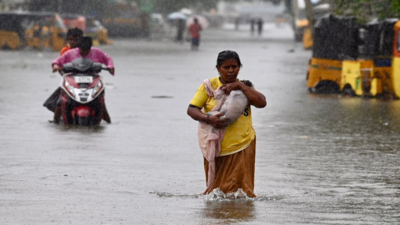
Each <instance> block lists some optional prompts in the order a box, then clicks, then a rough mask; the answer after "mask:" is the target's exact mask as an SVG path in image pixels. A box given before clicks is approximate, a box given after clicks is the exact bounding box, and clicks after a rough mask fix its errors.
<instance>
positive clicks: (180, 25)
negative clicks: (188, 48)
mask: <svg viewBox="0 0 400 225" xmlns="http://www.w3.org/2000/svg"><path fill="white" fill-rule="evenodd" d="M185 26H186V20H184V19H178V20H177V22H176V41H177V42H181V43H183V33H184V32H185Z"/></svg>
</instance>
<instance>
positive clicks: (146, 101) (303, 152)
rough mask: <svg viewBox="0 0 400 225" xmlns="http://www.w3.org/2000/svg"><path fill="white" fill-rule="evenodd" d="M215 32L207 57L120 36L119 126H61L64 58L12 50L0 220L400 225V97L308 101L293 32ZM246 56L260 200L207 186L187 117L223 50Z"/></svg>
mask: <svg viewBox="0 0 400 225" xmlns="http://www.w3.org/2000/svg"><path fill="white" fill-rule="evenodd" d="M230 28H231V27H225V29H224V30H206V31H204V32H203V39H202V43H201V46H200V51H198V52H192V51H190V50H189V44H188V43H184V44H177V43H173V42H171V41H164V42H162V41H143V40H141V41H140V40H126V39H125V40H118V39H117V40H115V44H114V45H110V46H102V48H103V49H104V50H105V51H106V52H107V53H109V55H111V56H112V57H113V58H114V60H115V64H116V76H115V77H112V76H110V75H109V74H106V73H104V74H103V75H104V80H105V82H106V84H107V88H106V102H107V107H108V110H109V113H110V115H111V118H112V121H113V123H112V124H105V123H103V124H102V125H101V126H100V127H98V128H76V127H64V126H62V125H55V124H52V123H49V122H48V120H51V119H52V113H51V112H50V111H48V110H47V109H46V108H44V107H42V104H43V102H44V101H45V99H46V98H47V97H48V96H49V95H50V94H51V93H52V92H53V91H54V90H55V89H56V87H57V86H58V84H59V82H60V77H59V75H56V74H52V73H51V71H50V63H51V61H52V60H53V59H54V58H55V57H56V56H57V55H58V54H57V53H53V52H46V51H45V52H36V51H32V50H26V51H21V52H12V51H0V74H1V75H0V224H371V225H372V224H374V225H375V224H399V223H400V210H399V206H400V188H399V187H400V171H399V170H400V152H399V147H398V146H399V144H400V141H399V133H400V100H395V101H383V100H377V99H362V98H345V97H341V96H338V95H316V94H309V93H308V92H307V87H306V80H305V77H306V70H307V62H308V60H309V58H310V56H311V52H310V51H306V50H303V48H302V46H301V45H300V44H295V43H294V42H293V41H292V35H293V34H292V32H291V30H290V28H289V26H285V27H282V28H277V27H275V26H274V25H271V24H267V25H266V27H265V30H264V34H263V35H262V36H261V37H258V36H253V37H252V36H250V34H249V32H248V30H247V29H246V28H243V27H242V28H241V30H239V31H234V30H233V29H230ZM225 49H232V50H236V51H237V52H238V53H239V54H240V56H241V59H242V63H243V65H244V67H243V68H242V70H241V73H240V76H239V77H240V78H242V79H249V80H251V81H252V82H253V83H254V84H255V86H256V88H257V89H258V90H259V91H261V92H263V93H264V94H265V96H266V97H267V101H268V106H267V107H266V108H264V109H253V123H254V129H255V130H256V133H257V157H256V175H255V193H256V194H257V195H258V197H257V198H255V199H224V198H223V197H222V196H221V195H219V194H218V193H216V194H213V195H209V196H201V195H198V193H201V192H202V191H203V190H204V189H205V175H204V171H203V160H202V155H201V152H200V150H199V148H198V145H197V122H195V121H193V120H192V119H191V118H189V117H188V116H187V115H186V109H187V106H188V104H189V101H190V100H191V98H192V96H193V94H194V93H195V91H196V89H197V87H198V86H199V85H200V84H201V82H202V80H204V79H206V78H209V77H214V76H217V71H216V69H215V61H216V57H217V54H218V52H220V51H222V50H225Z"/></svg>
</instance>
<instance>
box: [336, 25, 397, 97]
mask: <svg viewBox="0 0 400 225" xmlns="http://www.w3.org/2000/svg"><path fill="white" fill-rule="evenodd" d="M396 21H397V19H386V20H383V21H380V22H376V23H370V24H367V25H365V26H362V27H361V28H360V30H359V38H358V39H357V40H358V57H357V60H345V61H343V69H342V82H341V90H342V91H343V93H344V94H346V95H358V96H365V97H378V96H388V95H393V80H392V56H393V40H394V24H395V23H396Z"/></svg>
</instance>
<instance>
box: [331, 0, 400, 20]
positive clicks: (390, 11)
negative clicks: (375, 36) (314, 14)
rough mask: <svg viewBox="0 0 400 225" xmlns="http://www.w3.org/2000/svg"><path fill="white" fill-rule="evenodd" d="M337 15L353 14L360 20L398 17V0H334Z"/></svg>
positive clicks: (399, 5) (399, 7)
mask: <svg viewBox="0 0 400 225" xmlns="http://www.w3.org/2000/svg"><path fill="white" fill-rule="evenodd" d="M333 2H334V6H335V12H336V14H338V15H346V16H354V17H356V18H357V19H358V20H359V21H361V22H367V21H369V20H371V19H374V18H379V19H384V18H400V1H398V0H352V1H348V0H334V1H333Z"/></svg>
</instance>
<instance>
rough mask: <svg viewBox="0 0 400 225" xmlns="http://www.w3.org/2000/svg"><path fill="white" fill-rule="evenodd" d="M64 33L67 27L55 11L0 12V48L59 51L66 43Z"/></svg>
mask: <svg viewBox="0 0 400 225" xmlns="http://www.w3.org/2000/svg"><path fill="white" fill-rule="evenodd" d="M66 33H67V29H66V28H65V26H64V24H63V22H62V20H61V17H60V16H59V15H58V14H57V13H50V12H19V11H18V12H1V13H0V48H10V49H18V48H22V47H33V48H36V49H43V48H51V49H52V50H54V51H59V50H61V48H63V47H64V46H65V44H66V41H65V38H66Z"/></svg>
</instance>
